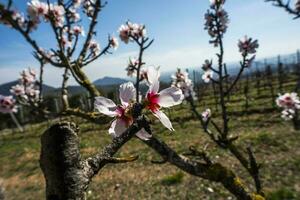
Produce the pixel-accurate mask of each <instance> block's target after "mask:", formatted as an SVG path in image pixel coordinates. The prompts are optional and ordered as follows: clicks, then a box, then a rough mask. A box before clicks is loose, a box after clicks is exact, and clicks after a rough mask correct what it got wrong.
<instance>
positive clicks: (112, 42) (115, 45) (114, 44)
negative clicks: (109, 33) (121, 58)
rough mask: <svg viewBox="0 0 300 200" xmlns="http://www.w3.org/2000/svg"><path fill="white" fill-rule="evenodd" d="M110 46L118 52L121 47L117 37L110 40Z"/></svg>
mask: <svg viewBox="0 0 300 200" xmlns="http://www.w3.org/2000/svg"><path fill="white" fill-rule="evenodd" d="M109 42H110V45H111V46H112V48H114V50H117V49H118V47H119V41H118V39H117V38H116V37H112V38H110V41H109Z"/></svg>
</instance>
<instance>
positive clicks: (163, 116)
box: [153, 110, 174, 131]
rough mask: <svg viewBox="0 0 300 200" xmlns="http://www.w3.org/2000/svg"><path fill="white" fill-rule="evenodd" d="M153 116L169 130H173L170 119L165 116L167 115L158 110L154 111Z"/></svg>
mask: <svg viewBox="0 0 300 200" xmlns="http://www.w3.org/2000/svg"><path fill="white" fill-rule="evenodd" d="M153 114H154V116H155V117H157V118H158V119H159V120H160V122H161V123H162V124H163V125H164V126H165V127H166V128H168V129H169V130H170V131H174V128H173V126H172V123H171V121H170V120H169V118H168V117H167V115H166V114H165V113H163V112H161V111H160V110H157V111H155V112H154V113H153Z"/></svg>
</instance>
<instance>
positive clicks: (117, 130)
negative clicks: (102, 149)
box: [108, 119, 127, 137]
mask: <svg viewBox="0 0 300 200" xmlns="http://www.w3.org/2000/svg"><path fill="white" fill-rule="evenodd" d="M126 129H127V127H126V122H125V121H123V120H122V119H116V120H114V121H113V122H112V123H111V125H110V128H109V130H108V132H109V134H111V135H112V136H113V137H119V136H120V135H121V134H122V133H123V132H124V131H125V130H126Z"/></svg>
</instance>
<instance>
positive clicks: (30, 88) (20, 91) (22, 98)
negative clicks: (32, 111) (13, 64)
mask: <svg viewBox="0 0 300 200" xmlns="http://www.w3.org/2000/svg"><path fill="white" fill-rule="evenodd" d="M10 92H11V93H12V94H13V95H14V96H16V97H17V100H18V102H19V103H23V104H28V103H37V102H38V101H39V94H40V89H39V83H38V81H37V79H36V72H35V71H34V70H32V69H30V68H29V69H28V70H27V69H26V70H23V71H22V72H21V77H20V79H19V84H17V85H15V86H13V87H12V88H11V89H10Z"/></svg>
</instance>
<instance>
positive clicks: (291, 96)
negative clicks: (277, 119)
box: [276, 92, 300, 109]
mask: <svg viewBox="0 0 300 200" xmlns="http://www.w3.org/2000/svg"><path fill="white" fill-rule="evenodd" d="M276 104H277V106H278V107H280V108H287V109H300V100H299V97H298V94H297V93H295V92H292V93H285V94H284V95H279V97H278V98H277V99H276Z"/></svg>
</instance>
